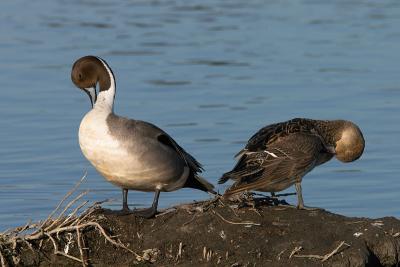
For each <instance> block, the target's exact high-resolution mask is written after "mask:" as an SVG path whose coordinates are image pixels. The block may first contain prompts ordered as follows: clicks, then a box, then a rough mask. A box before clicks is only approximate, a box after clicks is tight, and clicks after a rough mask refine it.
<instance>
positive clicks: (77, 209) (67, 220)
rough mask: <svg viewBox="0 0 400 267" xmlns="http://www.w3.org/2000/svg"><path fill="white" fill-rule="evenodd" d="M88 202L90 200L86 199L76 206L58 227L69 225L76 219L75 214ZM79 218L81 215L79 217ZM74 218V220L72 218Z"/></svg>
mask: <svg viewBox="0 0 400 267" xmlns="http://www.w3.org/2000/svg"><path fill="white" fill-rule="evenodd" d="M87 203H89V201H88V200H86V201H84V202H83V203H82V204H81V205H79V206H78V207H76V208H75V209H74V210H73V211H72V213H71V214H69V215H68V217H67V218H66V219H65V220H64V222H62V223H61V224H60V225H59V226H58V227H62V226H64V225H67V224H68V223H70V222H71V221H73V220H75V219H76V218H74V216H75V215H76V213H77V212H78V211H79V210H80V209H81V208H83V207H84V206H85V205H86V204H87ZM78 218H79V217H78ZM71 219H72V220H71Z"/></svg>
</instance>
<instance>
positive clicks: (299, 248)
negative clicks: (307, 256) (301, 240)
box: [289, 246, 303, 259]
mask: <svg viewBox="0 0 400 267" xmlns="http://www.w3.org/2000/svg"><path fill="white" fill-rule="evenodd" d="M302 249H303V247H302V246H298V247H295V248H294V249H293V250H292V252H291V253H290V255H289V259H291V258H292V257H293V255H294V254H296V253H297V252H299V251H300V250H302Z"/></svg>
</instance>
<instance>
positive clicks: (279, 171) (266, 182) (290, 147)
mask: <svg viewBox="0 0 400 267" xmlns="http://www.w3.org/2000/svg"><path fill="white" fill-rule="evenodd" d="M321 153H325V147H324V145H323V143H322V141H321V139H320V138H319V137H318V136H315V135H312V134H304V133H293V134H290V135H287V136H284V137H280V138H279V139H278V140H277V141H276V142H274V143H272V144H271V145H269V146H268V149H265V150H262V151H256V152H251V151H246V152H245V153H244V154H243V155H242V156H241V158H240V160H239V161H238V163H237V164H236V166H235V167H234V168H233V170H232V171H230V172H227V173H225V174H224V175H223V176H222V177H221V178H220V180H219V183H223V182H225V181H227V180H228V179H232V180H234V181H235V183H234V184H233V185H232V187H230V188H229V189H228V190H227V191H226V192H225V194H226V195H230V194H235V193H239V192H242V191H245V190H257V189H263V188H268V187H273V186H274V184H282V183H284V184H287V187H289V186H290V185H291V184H293V183H294V182H295V180H296V179H297V178H298V177H302V176H304V175H305V174H306V173H307V172H309V171H310V170H312V169H313V168H314V167H315V165H316V163H317V162H318V158H319V155H320V154H321Z"/></svg>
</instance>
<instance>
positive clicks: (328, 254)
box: [289, 241, 350, 262]
mask: <svg viewBox="0 0 400 267" xmlns="http://www.w3.org/2000/svg"><path fill="white" fill-rule="evenodd" d="M343 245H346V246H347V247H350V245H349V244H347V243H345V242H344V241H342V242H340V244H339V245H338V246H337V247H336V248H335V249H334V250H332V251H331V252H330V253H327V254H325V255H323V256H320V255H295V254H296V253H297V252H299V251H300V249H298V250H296V248H295V249H294V250H293V251H292V253H291V254H290V257H289V258H291V257H292V256H294V257H296V258H313V259H318V260H321V262H324V261H326V260H328V259H329V258H331V257H332V256H333V255H335V254H336V253H338V252H339V250H340V249H341V248H342V246H343ZM300 248H301V247H300Z"/></svg>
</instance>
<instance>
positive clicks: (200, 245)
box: [0, 198, 400, 266]
mask: <svg viewBox="0 0 400 267" xmlns="http://www.w3.org/2000/svg"><path fill="white" fill-rule="evenodd" d="M253 203H255V204H254V205H253V206H254V207H251V206H248V205H245V207H238V204H235V203H228V202H224V201H222V200H221V199H219V198H216V199H214V200H211V201H206V202H199V203H193V204H188V205H180V206H177V207H174V208H171V209H168V210H165V211H163V212H162V213H160V214H158V215H157V217H156V218H153V219H142V218H137V217H135V216H133V215H120V214H119V213H118V212H113V211H110V210H105V209H102V208H99V207H96V206H94V207H92V208H90V209H89V211H87V212H84V213H83V214H82V215H80V216H79V217H76V218H75V217H73V219H72V217H70V218H69V220H70V221H74V222H75V223H70V222H67V223H64V224H63V223H62V222H63V221H64V220H65V218H66V217H63V218H62V219H61V217H60V218H59V222H56V223H54V224H53V226H52V227H50V228H49V227H48V226H49V225H51V224H52V223H53V222H54V220H52V221H48V222H47V223H45V225H47V227H44V230H43V227H42V230H39V231H37V233H36V238H29V236H32V233H30V234H29V235H25V236H24V235H21V234H18V235H11V234H8V235H3V236H2V237H0V238H2V241H0V243H1V246H0V252H1V257H2V264H3V266H7V265H24V266H73V265H76V266H82V265H83V266H87V265H93V266H132V265H138V266H217V265H220V266H321V265H324V266H380V265H383V266H396V265H399V262H400V221H399V220H397V219H395V218H392V217H385V218H381V219H376V220H372V219H368V218H349V217H344V216H341V215H336V214H332V213H330V212H327V211H324V210H297V209H295V208H293V207H290V206H285V205H273V204H277V203H276V200H275V199H270V198H259V199H256V201H255V202H253ZM271 204H272V205H271ZM60 224H61V225H60ZM66 227H69V228H68V229H65V228H66ZM46 229H47V230H46ZM21 230H23V229H19V231H21ZM16 236H18V238H16ZM12 238H14V241H12ZM15 240H16V241H15Z"/></svg>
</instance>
